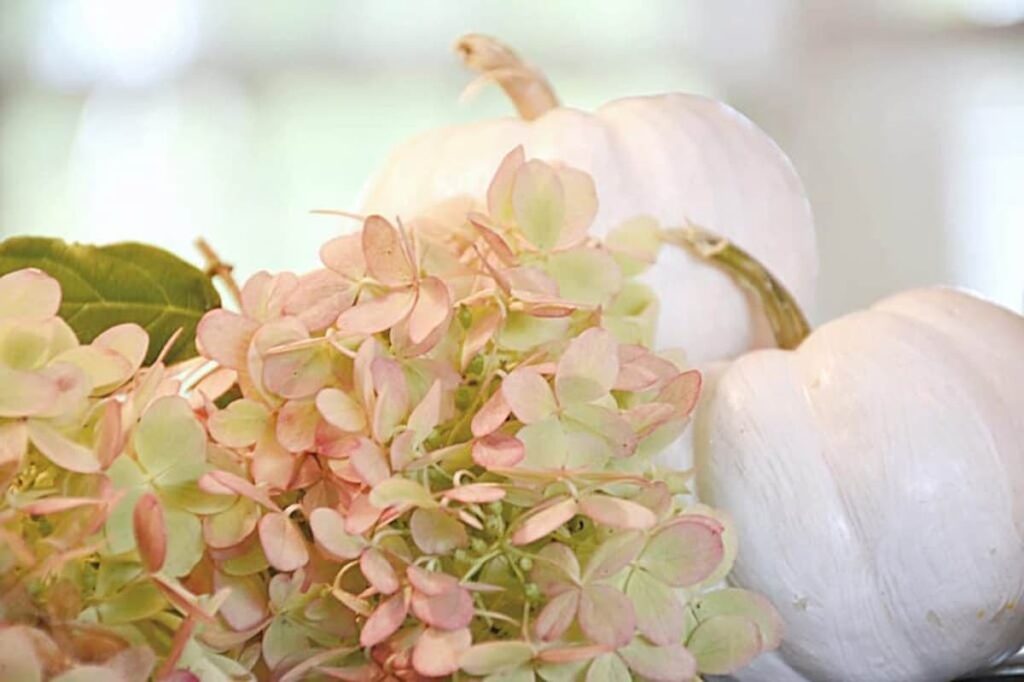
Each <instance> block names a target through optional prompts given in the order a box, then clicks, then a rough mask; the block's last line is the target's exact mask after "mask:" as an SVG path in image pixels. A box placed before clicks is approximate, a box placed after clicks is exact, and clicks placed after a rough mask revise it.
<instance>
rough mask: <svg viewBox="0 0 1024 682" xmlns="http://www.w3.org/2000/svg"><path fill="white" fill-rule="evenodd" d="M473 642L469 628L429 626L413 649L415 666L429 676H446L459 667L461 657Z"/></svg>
mask: <svg viewBox="0 0 1024 682" xmlns="http://www.w3.org/2000/svg"><path fill="white" fill-rule="evenodd" d="M472 644H473V636H472V635H471V634H470V632H469V629H468V628H461V629H459V630H448V631H445V630H439V629H437V628H427V629H426V631H424V633H423V634H422V635H420V637H419V639H417V640H416V646H415V647H414V648H413V651H412V665H413V668H414V669H415V670H416V672H418V673H419V674H420V675H426V676H427V677H445V676H447V675H451V674H452V673H454V672H455V671H457V670H458V669H459V659H460V658H461V657H462V654H463V653H465V652H466V651H467V650H468V649H469V647H470V646H471V645H472Z"/></svg>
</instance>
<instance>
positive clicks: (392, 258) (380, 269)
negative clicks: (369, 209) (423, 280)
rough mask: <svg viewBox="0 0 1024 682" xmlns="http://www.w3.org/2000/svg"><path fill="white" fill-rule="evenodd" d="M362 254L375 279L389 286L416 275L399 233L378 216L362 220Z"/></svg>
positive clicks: (404, 281)
mask: <svg viewBox="0 0 1024 682" xmlns="http://www.w3.org/2000/svg"><path fill="white" fill-rule="evenodd" d="M362 245H363V257H364V258H366V269H367V270H368V271H369V273H370V274H371V275H372V276H373V277H375V278H376V279H377V280H378V281H380V282H382V283H384V284H389V285H400V284H408V283H410V282H412V281H413V278H414V277H415V276H416V273H415V270H414V268H413V265H412V263H411V262H410V260H409V254H408V253H406V250H405V244H404V240H403V238H402V234H401V233H400V232H399V231H398V230H397V229H396V228H395V227H394V226H393V225H392V224H391V223H389V222H388V221H387V220H385V219H384V218H383V217H381V216H379V215H371V216H369V217H368V218H367V219H366V221H365V222H364V223H363V237H362Z"/></svg>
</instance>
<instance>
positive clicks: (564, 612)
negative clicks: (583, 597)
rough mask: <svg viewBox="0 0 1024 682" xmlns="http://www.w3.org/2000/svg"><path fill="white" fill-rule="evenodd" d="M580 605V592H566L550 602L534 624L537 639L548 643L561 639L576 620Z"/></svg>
mask: <svg viewBox="0 0 1024 682" xmlns="http://www.w3.org/2000/svg"><path fill="white" fill-rule="evenodd" d="M579 604H580V592H579V590H566V591H565V592H562V593H561V594H559V595H558V596H556V597H554V598H553V599H551V600H549V601H548V603H547V604H545V605H544V608H543V609H541V611H540V613H539V614H537V620H536V621H535V622H534V624H533V628H534V632H536V633H537V637H539V638H540V639H542V640H544V641H546V642H551V641H554V640H556V639H559V638H561V636H562V635H564V634H565V631H566V630H568V629H569V626H570V625H572V622H573V621H574V620H575V619H576V610H577V609H578V608H579Z"/></svg>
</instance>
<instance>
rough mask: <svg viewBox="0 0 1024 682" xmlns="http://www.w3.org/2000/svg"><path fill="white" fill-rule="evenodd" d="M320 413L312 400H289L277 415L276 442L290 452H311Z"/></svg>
mask: <svg viewBox="0 0 1024 682" xmlns="http://www.w3.org/2000/svg"><path fill="white" fill-rule="evenodd" d="M319 423H320V413H319V412H318V411H317V409H316V403H314V402H313V401H312V400H289V401H288V402H286V403H285V404H284V405H282V406H281V409H280V410H279V411H278V414H277V427H276V435H277V442H279V443H280V444H281V445H283V446H284V447H285V448H286V449H288V450H289V451H291V452H305V451H307V450H312V449H313V445H314V443H315V442H316V427H317V425H318V424H319Z"/></svg>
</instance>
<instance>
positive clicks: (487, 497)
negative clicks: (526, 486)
mask: <svg viewBox="0 0 1024 682" xmlns="http://www.w3.org/2000/svg"><path fill="white" fill-rule="evenodd" d="M505 494H506V493H505V489H504V488H502V487H500V486H498V485H496V484H492V483H470V484H468V485H460V486H456V487H454V488H450V489H449V490H446V491H445V492H444V497H445V498H446V499H449V500H454V501H456V502H462V503H463V504H486V503H487V502H497V501H498V500H500V499H502V498H504V497H505Z"/></svg>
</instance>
